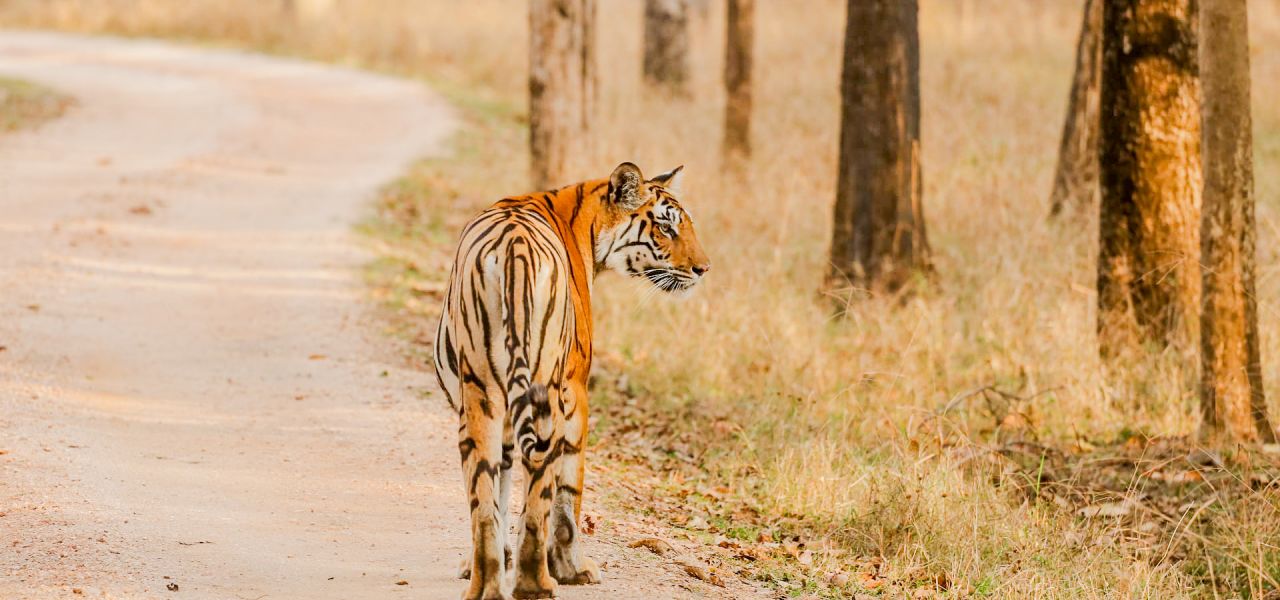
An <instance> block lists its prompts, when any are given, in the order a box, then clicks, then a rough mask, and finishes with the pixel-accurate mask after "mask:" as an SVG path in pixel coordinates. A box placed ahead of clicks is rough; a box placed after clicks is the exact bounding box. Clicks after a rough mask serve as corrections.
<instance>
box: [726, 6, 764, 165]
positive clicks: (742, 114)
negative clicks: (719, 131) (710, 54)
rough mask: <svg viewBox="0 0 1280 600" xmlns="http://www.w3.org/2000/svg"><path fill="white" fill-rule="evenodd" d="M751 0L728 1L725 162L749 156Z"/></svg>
mask: <svg viewBox="0 0 1280 600" xmlns="http://www.w3.org/2000/svg"><path fill="white" fill-rule="evenodd" d="M755 11H756V9H755V0H729V2H728V19H727V21H726V25H727V33H726V36H725V49H724V87H725V92H726V96H727V97H726V100H725V108H724V153H725V157H726V158H727V159H728V160H729V161H733V160H736V159H740V158H745V157H748V156H750V155H751V68H752V67H751V63H752V55H753V46H754V43H755Z"/></svg>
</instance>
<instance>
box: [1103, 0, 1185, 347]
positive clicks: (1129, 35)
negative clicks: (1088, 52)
mask: <svg viewBox="0 0 1280 600" xmlns="http://www.w3.org/2000/svg"><path fill="white" fill-rule="evenodd" d="M1104 5H1105V10H1104V11H1103V19H1102V29H1103V44H1102V45H1103V52H1102V104H1101V106H1102V107H1103V108H1102V111H1101V120H1100V123H1101V135H1102V139H1101V144H1100V145H1099V148H1100V155H1099V161H1100V172H1101V184H1102V201H1101V210H1100V236H1099V243H1100V248H1099V253H1098V340H1099V344H1100V350H1101V352H1102V355H1103V356H1104V357H1114V356H1119V355H1123V354H1129V353H1131V351H1137V350H1139V349H1142V348H1143V347H1144V346H1146V347H1147V348H1148V349H1151V348H1164V347H1166V346H1168V345H1171V344H1172V345H1175V346H1177V347H1180V348H1188V349H1189V348H1191V347H1194V346H1193V345H1192V344H1194V343H1195V340H1196V339H1197V336H1196V331H1197V329H1198V328H1199V309H1200V268H1199V258H1200V192H1201V184H1202V181H1201V172H1200V89H1199V88H1200V84H1199V70H1198V66H1197V65H1198V56H1197V53H1198V47H1197V43H1196V40H1197V29H1196V23H1197V21H1198V18H1199V17H1198V14H1197V5H1196V1H1195V0H1106V2H1104Z"/></svg>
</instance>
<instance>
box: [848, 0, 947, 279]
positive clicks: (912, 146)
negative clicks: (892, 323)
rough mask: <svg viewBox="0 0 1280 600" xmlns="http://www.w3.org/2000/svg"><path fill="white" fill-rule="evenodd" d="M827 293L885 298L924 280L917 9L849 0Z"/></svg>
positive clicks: (890, 0) (879, 0)
mask: <svg viewBox="0 0 1280 600" xmlns="http://www.w3.org/2000/svg"><path fill="white" fill-rule="evenodd" d="M840 87H841V101H842V109H841V125H840V166H839V169H840V172H839V180H838V183H837V188H836V203H835V211H834V226H833V231H832V239H831V270H830V272H829V274H828V281H827V287H828V288H829V289H831V290H836V289H842V288H849V287H852V288H854V289H862V290H868V291H886V292H895V291H898V290H900V289H902V288H903V286H905V285H906V284H908V283H909V282H911V281H912V280H913V279H915V278H917V277H919V276H920V275H924V274H928V273H929V271H930V269H931V266H930V262H929V244H928V240H927V238H926V236H925V221H924V209H923V205H922V203H921V198H920V196H921V194H920V190H921V183H920V177H921V174H920V36H919V29H918V4H917V0H849V4H848V21H847V25H846V29H845V49H844V71H843V76H842V80H841V86H840Z"/></svg>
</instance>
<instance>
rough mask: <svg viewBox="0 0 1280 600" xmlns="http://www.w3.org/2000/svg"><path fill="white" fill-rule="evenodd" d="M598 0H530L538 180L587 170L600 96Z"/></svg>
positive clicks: (548, 181)
mask: <svg viewBox="0 0 1280 600" xmlns="http://www.w3.org/2000/svg"><path fill="white" fill-rule="evenodd" d="M595 21H596V4H595V0H531V1H530V3H529V44H530V48H529V149H530V154H531V155H532V158H533V182H534V186H535V187H537V188H539V189H549V188H551V187H553V186H557V185H563V184H566V183H570V182H572V181H575V180H577V179H579V178H581V176H582V172H581V170H582V168H583V167H584V166H585V165H583V164H582V163H583V162H584V161H585V160H586V159H588V158H589V157H590V156H591V151H592V147H591V135H590V131H591V122H592V113H593V111H594V106H595V96H596V72H595V71H596V59H595Z"/></svg>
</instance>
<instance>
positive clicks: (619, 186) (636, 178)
mask: <svg viewBox="0 0 1280 600" xmlns="http://www.w3.org/2000/svg"><path fill="white" fill-rule="evenodd" d="M643 184H644V175H641V174H640V167H637V166H635V165H634V164H632V163H629V162H624V163H622V164H620V165H618V168H616V169H614V170H613V174H612V175H610V176H609V201H610V202H612V203H613V204H614V205H615V206H617V207H618V208H621V209H622V210H626V211H632V210H635V209H637V208H640V207H641V206H642V205H643V204H644V203H645V200H646V199H647V198H646V194H645V193H644V185H643Z"/></svg>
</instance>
